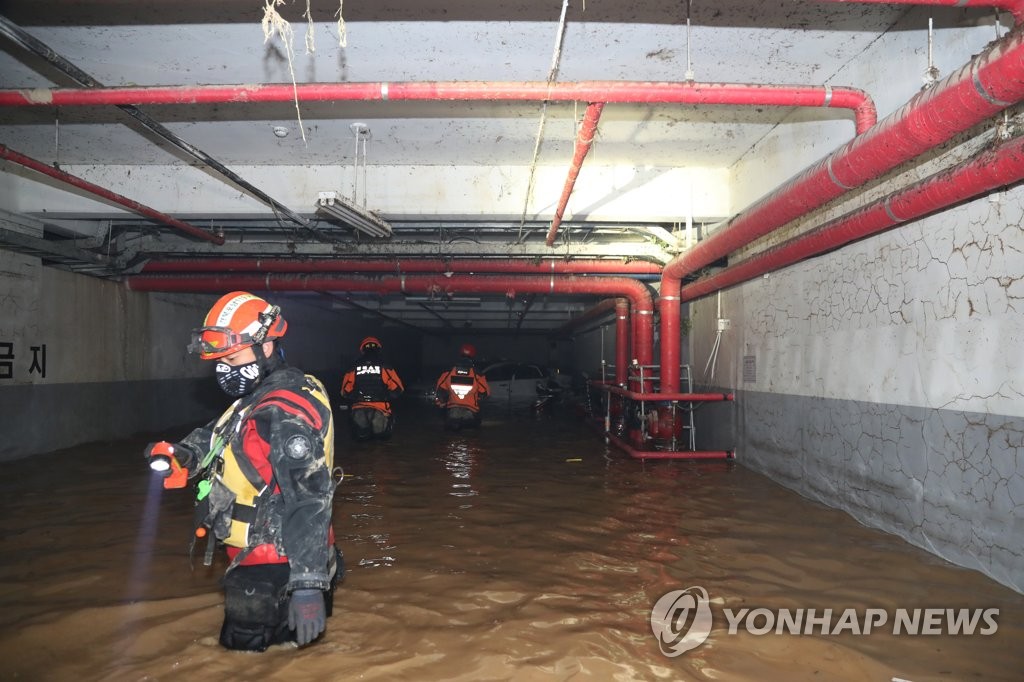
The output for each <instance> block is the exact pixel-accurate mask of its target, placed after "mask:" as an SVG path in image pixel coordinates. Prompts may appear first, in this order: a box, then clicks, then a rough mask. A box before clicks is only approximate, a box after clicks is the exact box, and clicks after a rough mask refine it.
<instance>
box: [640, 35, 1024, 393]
mask: <svg viewBox="0 0 1024 682" xmlns="http://www.w3.org/2000/svg"><path fill="white" fill-rule="evenodd" d="M1022 35H1024V34H1022V31H1021V29H1020V28H1016V29H1014V30H1013V31H1012V32H1010V33H1009V34H1007V36H1006V37H1005V38H1004V39H1003V40H1001V41H999V42H998V43H996V44H995V45H993V46H992V47H990V48H989V49H988V50H986V51H985V52H983V53H982V54H981V55H979V56H978V57H977V58H976V59H973V60H972V61H970V62H969V63H967V64H966V65H964V66H963V67H961V68H960V69H959V70H958V71H956V72H955V73H952V74H950V75H949V76H947V77H946V78H944V79H943V80H941V81H940V82H938V83H936V84H935V85H934V86H932V87H931V88H929V89H927V90H925V91H923V92H920V93H918V94H917V95H915V96H914V97H913V98H912V99H911V100H910V101H909V102H908V103H907V104H905V105H904V106H903V107H901V108H900V109H899V110H897V111H896V112H894V113H893V114H891V115H890V116H888V117H887V118H886V119H885V120H883V121H881V122H880V123H879V124H878V125H876V126H874V127H873V128H872V129H871V130H869V131H868V132H866V133H865V134H863V135H861V136H859V137H857V138H856V139H854V140H852V141H851V142H848V143H847V144H845V145H844V146H843V147H841V148H840V149H838V150H836V151H835V152H833V153H832V154H830V155H828V156H827V157H825V158H824V159H822V160H821V161H819V162H818V163H816V164H815V165H813V166H811V167H810V168H808V169H807V170H805V171H803V172H802V173H800V174H798V175H796V176H795V177H793V178H791V179H790V180H789V181H788V182H786V184H784V185H783V186H782V187H780V188H779V189H778V190H776V191H774V192H772V193H771V194H769V195H767V196H765V197H763V198H762V199H760V200H758V201H757V202H755V203H754V204H753V205H752V206H750V207H749V208H747V209H746V210H745V211H744V212H743V213H741V214H740V215H738V216H736V217H735V218H733V219H732V220H731V221H730V222H729V224H727V225H725V226H723V227H721V228H719V229H718V230H716V231H715V232H714V233H713V234H712V235H711V236H710V237H708V238H707V239H705V240H703V241H701V242H700V243H699V244H697V245H696V246H695V247H694V248H692V249H690V250H689V251H687V252H686V253H685V254H683V255H681V256H678V257H676V258H674V259H672V260H671V261H669V262H668V264H666V266H665V271H664V274H663V275H662V282H661V295H662V297H661V299H660V300H659V304H658V305H659V310H660V312H661V320H662V334H661V376H662V390H665V391H668V392H676V391H678V390H679V353H680V348H679V343H680V338H679V317H680V305H679V304H680V301H679V298H678V292H679V289H680V284H681V280H682V278H683V277H685V276H686V275H688V274H690V273H693V272H696V271H698V270H700V269H701V268H703V267H705V266H707V265H709V264H710V263H713V262H714V261H716V260H718V259H719V258H722V257H723V256H726V255H727V254H730V253H733V252H734V251H736V250H737V249H739V248H741V247H743V246H746V245H747V244H750V243H751V242H753V241H754V240H756V239H759V238H760V237H763V236H764V235H766V234H768V233H769V232H772V231H773V230H776V229H778V228H780V227H782V226H783V225H786V224H788V223H789V222H791V221H793V220H795V219H796V218H799V217H801V216H804V215H807V214H808V213H810V212H811V211H813V210H815V209H817V208H819V207H820V206H823V205H824V204H826V203H828V202H829V201H831V200H833V199H835V198H837V197H840V196H842V195H844V194H846V193H848V192H850V190H853V189H855V188H857V187H860V186H861V185H863V184H865V183H866V182H868V181H870V180H873V179H875V178H878V177H881V176H882V175H884V174H885V173H887V172H888V171H890V170H892V169H893V168H895V167H897V166H898V165H900V164H902V163H904V162H906V161H909V160H910V159H913V158H915V157H917V156H919V155H921V154H923V153H924V152H927V151H929V150H931V149H934V148H935V147H936V146H938V145H940V144H942V143H943V142H946V141H948V140H950V139H951V138H953V137H954V136H955V135H957V134H959V133H961V132H964V131H966V130H968V129H970V128H971V127H972V126H974V125H977V124H978V123H980V122H982V121H984V120H985V119H987V118H989V117H991V116H993V115H994V114H997V113H999V112H1000V111H1002V110H1003V109H1005V108H1007V107H1008V106H1010V105H1011V104H1013V103H1015V102H1018V101H1020V100H1021V99H1022V98H1024V38H1022Z"/></svg>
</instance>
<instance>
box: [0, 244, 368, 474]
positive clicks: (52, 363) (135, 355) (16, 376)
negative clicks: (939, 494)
mask: <svg viewBox="0 0 1024 682" xmlns="http://www.w3.org/2000/svg"><path fill="white" fill-rule="evenodd" d="M0 292H2V293H0V424H2V428H0V431H2V433H3V439H0V460H9V459H14V458H18V457H24V456H27V455H31V454H35V453H40V452H48V451H52V450H55V449H59V448H64V447H69V446H72V445H75V444H78V443H83V442H89V441H96V440H102V439H108V438H110V439H113V438H124V437H125V436H128V435H130V434H134V433H144V432H145V433H151V432H155V431H159V430H164V429H173V427H180V426H182V425H186V424H194V423H199V422H203V421H205V420H207V419H210V418H211V417H213V416H215V415H216V414H217V413H219V411H220V410H221V409H223V407H224V406H225V405H226V403H225V397H224V395H223V394H221V393H220V391H219V389H218V388H217V386H216V384H215V383H214V381H213V377H212V374H211V367H210V365H209V364H208V363H204V362H202V361H201V360H198V359H197V358H195V357H193V356H190V355H189V354H188V353H187V352H186V346H187V345H188V342H189V331H190V330H191V329H192V328H194V327H196V326H199V325H200V324H201V323H202V319H203V316H204V315H205V314H206V311H207V310H208V309H209V307H210V304H211V303H212V302H213V301H215V300H216V298H217V296H216V295H204V296H194V295H169V294H144V293H137V292H130V291H127V290H126V289H125V288H124V287H123V286H121V285H120V284H118V283H115V282H109V281H104V280H99V279H95V278H92V277H85V276H81V275H76V274H73V273H69V272H65V271H62V270H57V269H55V268H51V267H44V266H41V265H40V263H39V261H38V259H34V258H30V257H27V256H22V255H20V254H15V253H12V252H9V251H4V250H0ZM268 298H270V300H273V301H274V302H276V303H279V304H280V305H281V306H282V308H283V310H284V312H285V317H286V319H287V320H288V322H289V332H288V335H287V337H286V340H285V343H284V348H285V352H286V355H287V358H288V361H289V362H290V363H291V364H294V365H297V366H299V367H302V368H303V369H305V370H306V371H308V372H310V373H313V374H316V375H317V376H318V377H320V378H321V380H323V381H324V383H325V384H326V385H327V387H328V388H329V389H330V390H331V391H332V394H334V393H335V391H336V388H337V387H339V386H340V372H341V368H342V365H341V364H340V357H339V354H338V349H339V348H352V347H355V346H356V345H357V344H358V339H359V338H361V336H360V332H361V328H362V323H361V322H360V321H359V320H358V317H356V316H353V315H351V314H348V313H339V312H332V311H330V310H325V309H324V308H322V307H319V306H317V305H316V304H315V303H314V302H311V301H306V300H303V299H301V298H290V299H289V298H285V297H279V298H281V300H278V298H276V297H274V296H269V297H268ZM173 435H174V434H172V433H169V434H168V436H169V437H173Z"/></svg>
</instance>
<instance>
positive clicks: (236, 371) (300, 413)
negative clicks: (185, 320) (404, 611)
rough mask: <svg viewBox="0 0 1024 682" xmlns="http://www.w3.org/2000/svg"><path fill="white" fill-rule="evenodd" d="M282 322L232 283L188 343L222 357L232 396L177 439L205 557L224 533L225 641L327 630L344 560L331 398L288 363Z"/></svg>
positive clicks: (279, 638)
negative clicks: (335, 519)
mask: <svg viewBox="0 0 1024 682" xmlns="http://www.w3.org/2000/svg"><path fill="white" fill-rule="evenodd" d="M287 329H288V323H287V322H285V320H284V318H283V317H281V310H280V308H279V307H277V306H274V305H270V304H269V303H267V301H265V300H263V299H262V298H259V297H258V296H254V295H253V294H250V293H247V292H243V291H236V292H232V293H229V294H226V295H224V296H223V297H221V298H220V300H218V301H217V302H216V303H215V304H214V306H213V308H211V309H210V312H209V313H208V314H207V315H206V319H205V321H204V323H203V327H201V328H199V329H196V330H194V331H193V332H192V343H191V345H190V346H189V350H190V352H193V353H198V354H199V357H200V358H202V359H203V360H214V361H216V365H215V370H214V371H215V375H216V378H217V383H218V385H219V386H220V388H221V389H222V390H223V391H224V393H226V394H227V395H229V396H230V397H231V398H233V399H234V402H233V403H232V404H231V406H230V407H228V409H227V410H226V411H225V412H224V414H222V415H221V416H220V417H219V418H218V419H216V420H214V421H212V422H210V423H209V424H207V425H206V426H203V427H200V428H198V429H195V430H194V431H192V433H190V434H188V435H187V436H186V437H185V438H184V439H182V440H181V442H179V443H175V444H174V445H173V455H174V458H175V459H176V460H177V461H178V462H179V463H180V465H181V466H182V467H184V468H186V469H187V470H188V472H189V477H190V478H192V479H197V486H196V489H197V496H196V497H197V502H196V522H197V532H196V535H197V536H201V535H204V534H205V535H206V536H207V542H208V544H207V552H206V560H205V561H204V563H206V564H208V565H209V564H210V563H211V562H212V550H213V547H214V543H216V542H217V541H220V542H222V543H223V544H225V545H226V546H227V553H228V557H229V558H230V560H231V561H230V564H229V565H228V568H227V570H226V572H225V575H224V579H223V585H224V596H225V600H224V623H223V626H222V627H221V632H220V643H221V644H222V645H223V646H224V647H226V648H228V649H237V650H244V651H263V650H265V649H266V648H267V647H268V646H270V645H273V644H279V643H282V642H286V641H289V640H294V641H296V642H297V643H298V645H299V646H302V645H305V644H308V643H310V642H312V641H313V640H314V639H316V638H317V637H319V636H320V634H321V633H322V632H323V631H324V629H325V628H326V618H327V616H329V615H331V610H332V600H333V595H334V588H335V585H336V584H337V581H338V579H339V578H340V577H341V574H342V572H343V570H344V566H343V562H342V560H341V554H340V552H339V551H338V550H337V548H336V547H335V545H334V529H333V527H332V523H331V512H332V501H333V497H334V489H335V487H336V483H335V481H334V477H333V474H332V467H333V466H334V422H333V418H332V415H331V408H330V399H329V397H328V395H327V392H326V391H325V390H324V387H323V385H322V384H321V383H320V381H319V380H317V379H316V378H315V377H313V376H312V375H309V374H304V373H303V372H302V371H301V370H299V369H296V368H294V367H289V366H288V365H287V364H285V361H284V356H283V353H282V352H281V351H280V350H279V348H278V343H279V340H280V339H281V337H283V336H284V334H285V332H286V331H287ZM152 450H153V446H152V445H151V446H150V447H149V448H147V454H151V453H152ZM204 531H206V532H205V533H204Z"/></svg>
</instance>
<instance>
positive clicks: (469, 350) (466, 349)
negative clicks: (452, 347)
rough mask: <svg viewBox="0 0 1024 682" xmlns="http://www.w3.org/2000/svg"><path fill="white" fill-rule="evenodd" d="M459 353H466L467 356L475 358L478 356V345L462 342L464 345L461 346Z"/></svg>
mask: <svg viewBox="0 0 1024 682" xmlns="http://www.w3.org/2000/svg"><path fill="white" fill-rule="evenodd" d="M459 355H465V356H466V357H467V358H470V359H472V358H475V357H476V346H474V345H473V344H471V343H464V344H462V346H461V347H460V348H459Z"/></svg>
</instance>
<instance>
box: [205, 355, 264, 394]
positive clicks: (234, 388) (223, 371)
mask: <svg viewBox="0 0 1024 682" xmlns="http://www.w3.org/2000/svg"><path fill="white" fill-rule="evenodd" d="M215 371H216V373H217V385H218V386H220V390H222V391H224V392H225V393H227V394H228V395H229V396H231V397H232V398H241V397H242V396H243V395H245V394H247V393H251V392H252V390H253V389H254V388H256V385H257V384H259V383H260V381H261V380H262V379H263V370H262V369H261V368H260V363H259V362H258V361H255V360H254V361H253V362H250V363H248V364H245V365H238V366H233V365H229V364H228V363H226V362H218V363H217V367H216V369H215Z"/></svg>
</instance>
